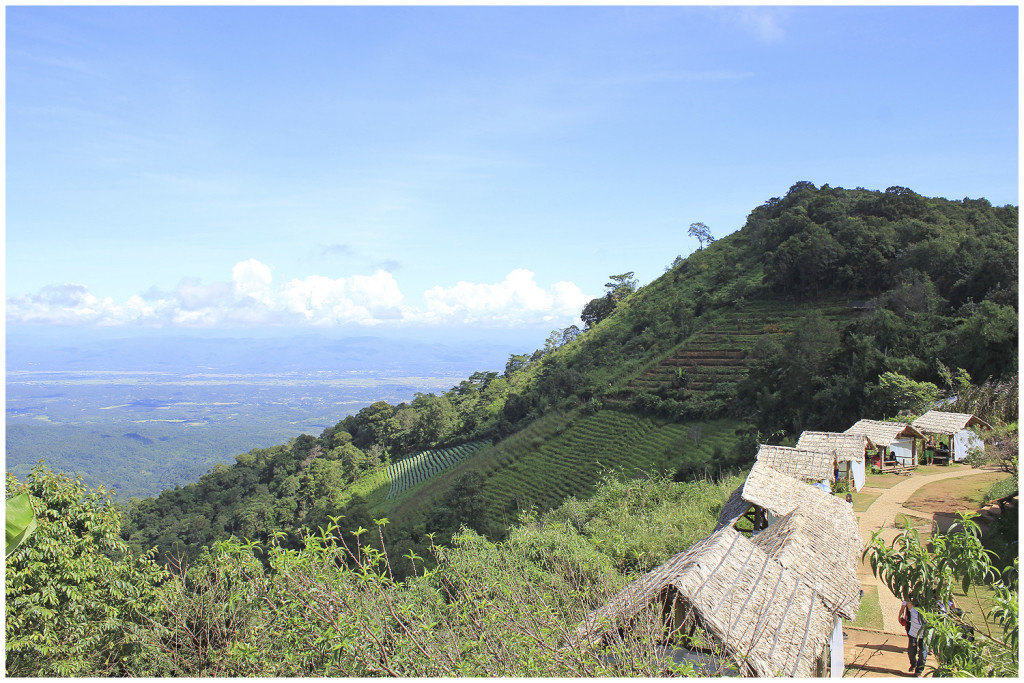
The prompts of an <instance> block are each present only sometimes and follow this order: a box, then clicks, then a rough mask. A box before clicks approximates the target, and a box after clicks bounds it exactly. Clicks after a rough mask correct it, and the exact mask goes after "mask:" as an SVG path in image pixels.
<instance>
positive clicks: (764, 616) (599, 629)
mask: <svg viewBox="0 0 1024 683" xmlns="http://www.w3.org/2000/svg"><path fill="white" fill-rule="evenodd" d="M668 588H671V589H674V590H675V591H676V592H677V593H678V598H679V599H680V600H681V601H682V602H683V603H684V604H685V605H687V606H689V608H691V609H692V613H691V614H692V615H693V616H694V617H695V618H696V619H697V621H698V623H699V624H700V625H701V626H702V627H703V628H704V629H705V630H706V631H708V633H710V634H711V635H713V636H714V637H715V638H716V639H718V640H719V641H720V642H721V643H722V645H723V648H724V650H725V653H726V654H727V655H728V656H729V657H730V658H731V659H732V660H733V661H734V662H736V664H737V665H738V666H739V667H740V670H741V671H742V672H744V673H748V674H753V675H755V676H759V677H767V676H779V675H784V676H794V677H801V678H803V677H808V676H811V675H812V673H813V667H814V662H815V660H816V659H817V658H818V657H819V656H821V654H822V652H823V651H824V648H825V646H826V644H827V643H828V640H829V636H830V634H831V632H832V628H833V623H834V616H833V614H832V613H831V612H830V611H829V610H828V608H827V607H826V606H825V604H824V603H823V602H822V600H821V599H820V596H819V595H818V591H817V590H816V588H815V587H814V586H813V585H811V584H809V583H808V582H807V581H806V580H804V579H803V578H802V577H801V576H800V575H799V573H798V572H794V571H792V570H789V569H787V568H786V567H785V566H783V565H782V564H781V563H780V562H779V561H777V560H776V559H774V558H773V557H771V556H770V555H768V554H767V553H766V552H764V551H763V550H762V549H761V548H759V547H757V546H756V545H755V544H754V543H753V542H751V541H750V539H748V538H746V537H745V536H743V535H741V534H740V533H739V532H737V531H736V530H735V529H731V528H728V527H725V528H722V529H719V530H718V531H716V532H714V533H713V534H711V536H709V537H707V538H706V539H704V540H702V541H700V542H698V543H696V544H694V545H693V546H692V547H691V548H690V549H689V550H687V551H685V552H682V553H679V554H678V555H676V556H675V557H673V558H672V559H670V560H669V561H668V562H666V563H665V564H664V565H662V566H661V567H658V568H657V569H655V570H653V571H651V572H650V573H648V574H646V575H645V576H643V577H641V578H640V579H638V580H637V581H635V582H634V583H632V584H630V585H629V586H627V587H626V588H625V589H624V590H623V591H622V592H620V593H619V594H618V595H616V596H615V597H614V598H613V599H612V600H611V601H609V603H608V604H607V605H605V606H604V607H602V608H600V609H598V610H595V611H594V612H592V613H591V614H590V616H588V618H587V619H586V620H585V621H584V623H583V624H581V625H580V627H579V628H578V629H577V632H576V637H577V639H578V640H588V641H591V642H593V641H594V640H596V639H597V638H599V637H600V635H602V634H603V633H605V632H607V630H609V629H610V628H613V627H614V625H615V624H616V623H619V622H622V621H628V620H630V619H632V618H633V617H635V616H636V615H637V614H638V613H639V612H640V610H642V609H643V608H644V607H646V606H647V605H648V604H650V602H652V601H653V600H654V599H655V598H657V597H658V596H659V595H660V594H661V593H662V591H664V590H665V589H668Z"/></svg>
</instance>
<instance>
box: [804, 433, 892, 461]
mask: <svg viewBox="0 0 1024 683" xmlns="http://www.w3.org/2000/svg"><path fill="white" fill-rule="evenodd" d="M796 447H797V448H807V449H811V450H815V451H834V452H835V454H836V460H837V461H838V462H864V455H865V453H867V451H868V449H873V448H875V444H874V443H872V441H871V439H869V438H868V437H867V436H865V435H863V434H840V433H839V432H804V433H802V434H801V435H800V438H799V439H797V442H796Z"/></svg>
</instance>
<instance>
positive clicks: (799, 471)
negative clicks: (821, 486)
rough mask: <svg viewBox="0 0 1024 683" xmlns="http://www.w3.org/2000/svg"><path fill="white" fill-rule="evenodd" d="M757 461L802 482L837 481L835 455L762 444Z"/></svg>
mask: <svg viewBox="0 0 1024 683" xmlns="http://www.w3.org/2000/svg"><path fill="white" fill-rule="evenodd" d="M757 461H758V462H763V463H765V464H766V465H768V466H769V467H771V468H772V469H773V470H775V471H776V472H782V473H784V474H788V475H791V476H793V477H796V478H797V479H800V480H801V481H835V479H836V473H835V467H834V465H835V454H834V453H832V452H829V451H816V450H809V449H806V448H790V447H788V446H769V445H768V444H761V448H759V449H758V451H757Z"/></svg>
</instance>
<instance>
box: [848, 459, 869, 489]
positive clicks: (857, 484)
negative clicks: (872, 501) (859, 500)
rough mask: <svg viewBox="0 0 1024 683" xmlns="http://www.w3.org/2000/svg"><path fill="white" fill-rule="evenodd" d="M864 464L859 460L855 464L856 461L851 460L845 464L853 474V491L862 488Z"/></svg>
mask: <svg viewBox="0 0 1024 683" xmlns="http://www.w3.org/2000/svg"><path fill="white" fill-rule="evenodd" d="M864 463H865V461H864V460H861V461H860V462H857V461H856V460H851V461H850V462H848V463H847V466H848V467H849V468H850V471H851V472H852V473H853V490H854V491H860V490H861V488H862V487H863V486H864Z"/></svg>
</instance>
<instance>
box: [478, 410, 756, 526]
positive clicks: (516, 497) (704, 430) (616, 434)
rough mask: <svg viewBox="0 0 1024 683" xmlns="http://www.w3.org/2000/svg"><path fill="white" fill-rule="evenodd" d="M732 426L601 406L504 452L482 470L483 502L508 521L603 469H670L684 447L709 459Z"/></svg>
mask: <svg viewBox="0 0 1024 683" xmlns="http://www.w3.org/2000/svg"><path fill="white" fill-rule="evenodd" d="M737 426H738V423H737V422H735V421H732V420H718V421H714V422H708V423H705V424H703V425H698V424H696V423H693V424H665V425H662V424H659V423H657V422H655V421H654V420H651V419H649V418H645V417H641V416H638V415H635V414H629V413H622V412H618V411H614V410H603V411H600V412H598V413H597V414H595V415H591V416H588V417H586V418H583V419H582V420H579V421H578V422H576V423H575V424H573V425H572V426H571V427H569V428H568V429H566V430H565V432H564V433H562V434H561V435H559V436H558V437H556V438H554V439H552V440H550V441H547V442H546V443H544V444H543V445H542V446H540V447H539V448H535V449H530V450H528V451H525V452H521V453H508V454H504V455H503V457H502V459H501V460H500V461H499V462H498V463H497V465H498V467H497V468H496V469H495V470H494V471H493V472H490V473H487V474H488V476H487V480H486V483H485V484H484V491H483V493H484V496H485V498H486V499H487V507H488V509H489V510H490V513H491V515H492V516H493V517H494V521H495V522H498V523H508V522H509V521H511V517H512V516H514V515H515V513H516V511H517V509H523V508H526V507H530V506H537V507H538V508H540V509H548V508H551V507H554V506H556V505H558V504H560V503H561V502H562V501H563V500H564V499H565V498H567V497H569V496H581V495H584V494H586V493H587V492H588V491H589V490H590V489H591V488H592V487H593V485H594V484H596V483H597V482H598V480H599V479H600V477H601V476H602V474H603V473H604V472H605V471H608V470H620V471H622V472H623V474H625V475H626V476H636V475H639V474H640V473H641V472H656V471H662V472H666V471H667V472H671V471H673V470H674V468H675V467H677V466H678V465H679V464H680V463H681V461H682V459H683V457H684V456H683V454H684V453H685V454H686V457H687V458H688V459H689V460H691V461H694V460H695V461H703V462H707V463H708V464H711V461H712V454H713V453H714V451H715V449H716V447H717V448H723V449H726V450H731V449H732V447H733V445H734V444H735V441H736V438H737V437H736V434H735V431H736V428H737ZM502 515H504V518H503V519H499V518H498V517H499V516H502Z"/></svg>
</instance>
